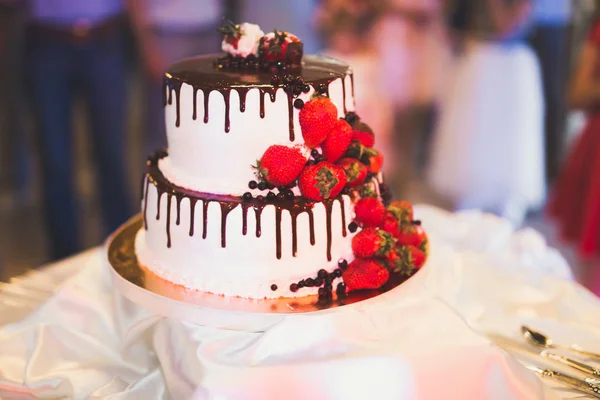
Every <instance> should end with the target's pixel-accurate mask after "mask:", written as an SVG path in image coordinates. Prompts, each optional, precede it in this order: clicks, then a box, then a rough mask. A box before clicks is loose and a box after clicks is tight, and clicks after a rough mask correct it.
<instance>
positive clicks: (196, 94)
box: [192, 87, 198, 121]
mask: <svg viewBox="0 0 600 400" xmlns="http://www.w3.org/2000/svg"><path fill="white" fill-rule="evenodd" d="M193 93H194V94H193V96H194V97H193V99H192V102H193V104H194V106H193V107H194V110H193V111H192V119H193V120H194V121H195V120H196V118H197V117H198V88H197V87H195V88H194V90H193Z"/></svg>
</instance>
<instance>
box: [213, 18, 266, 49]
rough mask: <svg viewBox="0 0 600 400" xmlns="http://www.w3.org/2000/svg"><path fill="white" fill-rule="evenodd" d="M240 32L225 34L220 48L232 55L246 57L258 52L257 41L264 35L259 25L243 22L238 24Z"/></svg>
mask: <svg viewBox="0 0 600 400" xmlns="http://www.w3.org/2000/svg"><path fill="white" fill-rule="evenodd" d="M239 30H240V34H239V35H237V36H235V37H231V36H230V35H226V36H225V37H224V38H223V42H222V43H221V50H223V51H224V52H226V53H228V54H231V55H232V56H234V57H248V56H249V55H250V54H254V55H257V54H258V42H259V41H260V38H262V37H263V36H264V34H265V33H264V32H263V31H262V30H261V29H260V26H258V25H256V24H250V23H248V22H244V23H243V24H240V25H239Z"/></svg>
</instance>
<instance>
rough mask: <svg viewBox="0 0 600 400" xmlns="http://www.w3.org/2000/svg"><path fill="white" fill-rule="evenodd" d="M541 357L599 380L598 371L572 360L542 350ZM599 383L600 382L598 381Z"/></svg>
mask: <svg viewBox="0 0 600 400" xmlns="http://www.w3.org/2000/svg"><path fill="white" fill-rule="evenodd" d="M540 355H541V356H542V357H545V358H547V359H549V360H553V361H557V362H559V363H561V364H564V365H568V366H569V367H571V368H574V369H576V370H578V371H581V372H583V373H586V374H588V375H593V376H595V377H596V378H600V369H598V368H594V367H592V366H591V365H587V364H584V363H582V362H579V361H576V360H573V359H572V358H568V357H563V356H560V355H558V354H554V353H550V352H548V351H547V350H544V351H542V352H541V353H540ZM598 382H599V383H600V381H598Z"/></svg>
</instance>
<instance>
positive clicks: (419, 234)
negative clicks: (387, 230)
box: [394, 222, 427, 247]
mask: <svg viewBox="0 0 600 400" xmlns="http://www.w3.org/2000/svg"><path fill="white" fill-rule="evenodd" d="M394 237H395V238H396V239H398V243H399V244H402V245H406V246H415V247H420V246H421V245H423V243H424V242H425V241H427V234H425V231H424V230H423V228H422V227H421V225H416V224H413V223H410V222H409V223H403V224H401V225H400V229H398V232H397V235H396V236H394Z"/></svg>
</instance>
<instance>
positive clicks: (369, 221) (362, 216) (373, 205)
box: [354, 197, 386, 228]
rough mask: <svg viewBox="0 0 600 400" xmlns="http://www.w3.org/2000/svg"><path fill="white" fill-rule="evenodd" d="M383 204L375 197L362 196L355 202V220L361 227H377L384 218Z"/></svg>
mask: <svg viewBox="0 0 600 400" xmlns="http://www.w3.org/2000/svg"><path fill="white" fill-rule="evenodd" d="M385 212H386V210H385V206H384V205H383V203H382V202H381V200H379V199H378V198H377V197H363V198H362V199H360V200H359V201H357V202H356V205H355V206H354V213H355V214H356V222H358V223H359V224H360V225H362V226H363V227H372V228H375V227H379V226H381V224H382V223H383V220H384V218H385Z"/></svg>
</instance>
